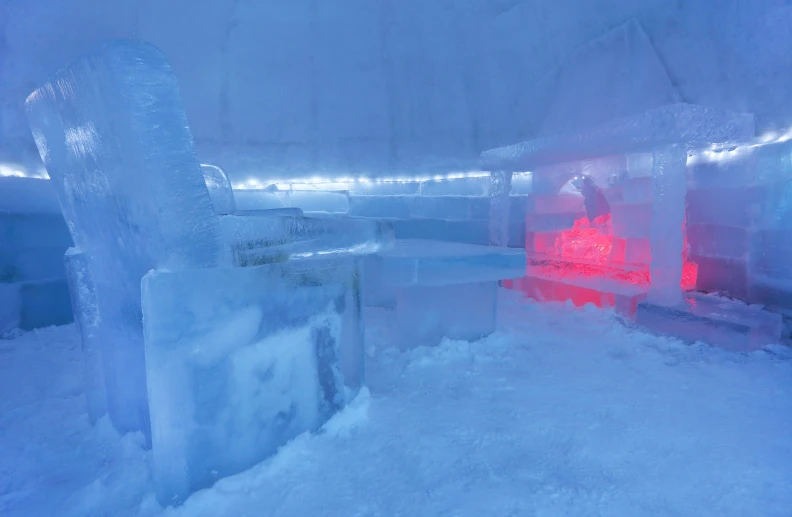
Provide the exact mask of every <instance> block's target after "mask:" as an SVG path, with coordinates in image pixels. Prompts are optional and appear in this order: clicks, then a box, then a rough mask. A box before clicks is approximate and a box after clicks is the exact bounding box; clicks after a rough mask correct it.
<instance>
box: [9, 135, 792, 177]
mask: <svg viewBox="0 0 792 517" xmlns="http://www.w3.org/2000/svg"><path fill="white" fill-rule="evenodd" d="M790 140H792V128H790V129H786V130H784V131H771V132H768V133H765V134H764V135H762V136H760V137H758V138H756V139H754V140H753V141H751V142H746V143H742V144H733V145H728V146H726V145H723V144H713V145H712V146H711V147H710V148H709V149H697V150H692V151H691V152H690V153H689V154H688V160H687V163H688V165H695V164H699V163H719V162H726V161H730V160H734V159H737V158H740V157H743V156H745V155H747V154H749V153H750V152H751V151H752V150H753V149H755V148H757V147H764V146H766V145H774V144H781V143H784V142H788V141H790ZM518 174H519V175H529V174H531V173H530V172H521V173H518ZM489 175H490V173H489V172H487V171H470V172H454V173H450V174H436V175H432V176H413V177H408V176H398V177H384V178H368V177H365V176H359V177H340V178H322V177H319V176H315V177H312V178H303V179H291V180H289V179H277V180H258V179H255V178H251V179H249V180H247V181H245V182H242V183H235V184H234V185H233V188H234V189H237V190H258V189H264V188H268V187H270V186H272V185H274V186H276V187H277V188H278V189H282V190H292V189H295V187H299V186H310V187H314V188H316V187H321V186H322V185H353V184H368V183H372V184H389V183H391V184H399V183H424V182H428V181H449V180H456V179H465V178H486V177H489ZM0 177H14V178H35V179H49V175H47V172H46V170H44V169H42V170H41V171H40V172H37V173H29V172H25V171H23V170H21V169H19V168H16V167H13V166H10V165H7V164H1V163H0ZM297 190H299V189H297Z"/></svg>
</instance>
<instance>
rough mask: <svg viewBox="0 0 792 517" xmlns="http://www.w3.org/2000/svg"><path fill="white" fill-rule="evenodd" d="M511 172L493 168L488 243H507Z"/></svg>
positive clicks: (499, 244) (501, 244)
mask: <svg viewBox="0 0 792 517" xmlns="http://www.w3.org/2000/svg"><path fill="white" fill-rule="evenodd" d="M511 181H512V173H511V172H507V171H500V170H494V171H492V175H491V178H490V215H489V244H490V245H491V246H502V247H507V246H508V245H509V216H510V214H511Z"/></svg>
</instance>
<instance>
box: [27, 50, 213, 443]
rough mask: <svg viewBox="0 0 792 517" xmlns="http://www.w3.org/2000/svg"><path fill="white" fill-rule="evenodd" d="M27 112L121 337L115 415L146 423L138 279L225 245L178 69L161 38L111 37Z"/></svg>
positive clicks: (53, 82)
mask: <svg viewBox="0 0 792 517" xmlns="http://www.w3.org/2000/svg"><path fill="white" fill-rule="evenodd" d="M27 111H28V120H29V123H30V127H31V130H32V132H33V136H34V138H35V141H36V145H37V147H38V149H39V153H40V154H41V158H42V160H43V161H44V164H45V166H46V167H47V171H48V172H49V175H50V177H51V179H52V183H53V185H54V187H55V190H56V192H57V193H58V198H59V201H60V204H61V207H62V209H63V214H64V216H65V218H66V221H67V223H68V225H69V229H70V231H71V234H72V237H73V238H74V242H75V245H76V246H77V247H79V248H80V249H81V250H82V251H83V252H84V253H85V257H86V260H87V263H88V267H89V268H90V270H91V273H92V275H93V280H94V282H95V285H96V289H97V294H98V296H99V298H100V299H101V300H102V304H103V320H102V326H103V327H104V329H105V331H106V332H108V334H109V335H110V334H111V335H113V336H114V339H113V343H114V346H113V353H112V355H110V357H109V358H108V359H109V360H108V361H107V362H106V364H108V365H109V371H106V372H105V374H106V379H107V382H108V405H109V412H110V415H111V417H112V419H113V422H114V424H115V425H116V427H118V428H119V429H120V430H121V431H137V430H141V431H143V432H144V433H148V431H149V425H148V410H147V401H146V389H145V372H144V356H143V345H142V329H141V328H140V317H141V316H140V279H141V277H142V276H143V275H144V274H145V273H146V272H147V271H149V270H150V269H152V268H155V267H172V268H179V267H204V266H213V265H217V264H218V263H219V252H220V251H221V248H220V246H219V244H220V236H219V232H218V226H217V218H216V216H215V213H214V210H213V207H212V200H211V198H210V195H209V191H208V190H207V187H206V184H205V182H204V177H203V175H202V174H201V169H200V165H199V163H198V159H197V158H196V155H195V151H194V148H193V141H192V136H191V135H190V131H189V129H188V125H187V119H186V117H185V115H184V111H183V109H182V105H181V99H180V96H179V90H178V85H177V82H176V79H175V77H174V75H173V72H172V70H171V68H170V66H169V65H168V63H167V61H166V60H165V57H164V56H163V55H162V54H161V53H160V52H159V51H158V50H157V49H156V48H155V47H153V46H151V45H149V44H146V43H142V42H136V41H113V42H110V43H107V44H104V45H103V46H101V47H100V48H99V49H98V51H97V52H95V53H93V54H90V55H88V56H86V57H82V58H80V59H78V60H77V61H75V62H73V63H72V64H70V65H69V66H68V67H66V68H64V69H62V70H60V71H59V72H57V73H56V74H55V75H53V76H52V77H51V78H49V80H48V81H47V83H46V84H44V86H42V87H40V88H39V89H37V90H36V91H35V92H34V93H32V94H31V95H30V97H28V100H27ZM105 309H106V310H105Z"/></svg>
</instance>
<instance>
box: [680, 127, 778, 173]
mask: <svg viewBox="0 0 792 517" xmlns="http://www.w3.org/2000/svg"><path fill="white" fill-rule="evenodd" d="M790 140H792V128H790V129H787V130H785V131H781V132H777V131H770V132H768V133H765V134H764V135H762V136H760V137H758V138H756V139H754V140H753V141H751V142H747V143H743V144H734V145H728V146H724V145H722V144H713V145H712V146H711V147H710V148H709V149H699V150H695V151H692V152H691V153H689V154H688V160H687V163H688V165H695V164H698V163H719V162H726V161H731V160H735V159H737V158H740V157H743V156H746V155H747V154H750V153H751V151H752V150H753V149H756V148H757V147H764V146H766V145H774V144H782V143H784V142H788V141H790Z"/></svg>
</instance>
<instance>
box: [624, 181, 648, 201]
mask: <svg viewBox="0 0 792 517" xmlns="http://www.w3.org/2000/svg"><path fill="white" fill-rule="evenodd" d="M619 187H620V188H621V192H622V200H623V202H624V203H625V204H630V205H634V204H644V203H651V202H652V177H651V176H647V177H639V178H626V179H624V180H622V181H620V182H619Z"/></svg>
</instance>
